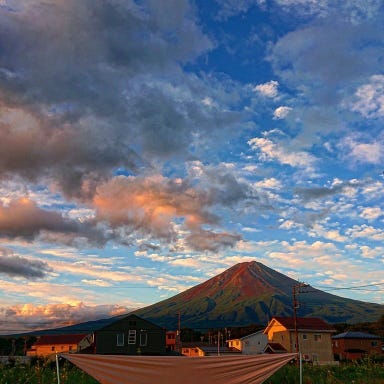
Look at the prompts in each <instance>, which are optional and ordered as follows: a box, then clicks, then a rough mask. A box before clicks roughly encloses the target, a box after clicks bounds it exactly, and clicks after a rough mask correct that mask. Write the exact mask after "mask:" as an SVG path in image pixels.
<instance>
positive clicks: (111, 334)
mask: <svg viewBox="0 0 384 384" xmlns="http://www.w3.org/2000/svg"><path fill="white" fill-rule="evenodd" d="M94 344H95V347H94V352H95V353H97V354H115V355H164V354H165V350H166V342H165V329H164V328H162V327H159V326H158V325H155V324H153V323H151V322H150V321H147V320H144V319H142V318H140V317H138V316H136V315H128V316H126V317H124V318H122V319H119V320H117V321H116V322H114V323H112V324H109V325H107V326H105V327H103V328H101V329H98V330H97V331H95V332H94Z"/></svg>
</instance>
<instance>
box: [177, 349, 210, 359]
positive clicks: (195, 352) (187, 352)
mask: <svg viewBox="0 0 384 384" xmlns="http://www.w3.org/2000/svg"><path fill="white" fill-rule="evenodd" d="M181 354H182V355H184V356H189V357H202V356H204V355H205V353H204V351H202V350H201V349H200V348H197V347H184V348H181Z"/></svg>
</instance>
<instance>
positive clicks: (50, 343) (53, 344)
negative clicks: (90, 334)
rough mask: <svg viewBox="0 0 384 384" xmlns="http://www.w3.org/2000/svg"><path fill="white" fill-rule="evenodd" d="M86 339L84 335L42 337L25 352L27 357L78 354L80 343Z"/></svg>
mask: <svg viewBox="0 0 384 384" xmlns="http://www.w3.org/2000/svg"><path fill="white" fill-rule="evenodd" d="M86 338H87V335H86V334H77V335H43V336H40V337H39V338H38V339H37V340H36V342H35V343H34V344H33V345H32V347H31V348H30V349H28V350H27V356H50V355H54V354H56V353H64V352H70V353H75V352H79V351H80V349H81V347H80V345H81V342H82V341H83V340H84V339H86Z"/></svg>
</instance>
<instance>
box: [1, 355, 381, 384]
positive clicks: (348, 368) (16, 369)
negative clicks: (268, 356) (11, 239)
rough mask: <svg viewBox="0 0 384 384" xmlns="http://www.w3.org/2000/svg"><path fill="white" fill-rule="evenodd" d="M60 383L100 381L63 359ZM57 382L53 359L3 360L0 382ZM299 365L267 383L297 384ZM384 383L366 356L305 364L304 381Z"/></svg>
mask: <svg viewBox="0 0 384 384" xmlns="http://www.w3.org/2000/svg"><path fill="white" fill-rule="evenodd" d="M60 381H61V384H98V382H97V381H96V380H95V379H93V378H91V377H90V376H88V375H87V374H86V373H84V372H83V371H81V370H80V369H78V368H77V367H76V366H74V365H72V364H71V363H69V362H68V361H65V360H64V361H61V362H60ZM27 383H28V384H53V383H57V376H56V365H55V362H54V361H47V360H42V359H36V360H34V361H32V362H31V364H30V365H22V364H7V365H1V364H0V384H27ZM297 383H299V368H298V367H297V366H296V365H293V364H288V365H286V366H284V367H283V368H281V369H280V370H278V371H277V372H276V373H275V374H274V375H273V376H272V377H271V378H269V379H268V380H267V381H265V384H297ZM367 383H369V384H384V361H383V360H381V361H373V360H365V361H361V362H354V363H352V362H351V363H344V364H341V365H340V366H311V365H304V367H303V384H367Z"/></svg>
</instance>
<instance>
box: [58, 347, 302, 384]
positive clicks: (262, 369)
mask: <svg viewBox="0 0 384 384" xmlns="http://www.w3.org/2000/svg"><path fill="white" fill-rule="evenodd" d="M60 356H62V357H64V358H65V359H67V360H69V361H70V362H72V363H73V364H75V365H77V366H78V367H79V368H81V369H82V370H83V371H85V372H87V373H88V374H89V375H90V376H92V377H94V378H95V379H96V380H98V381H99V382H100V383H101V384H155V383H156V384H169V383H173V384H215V383H220V384H260V383H262V382H263V381H264V380H266V379H267V378H268V377H270V376H271V375H273V373H274V372H276V371H277V370H278V369H279V368H281V367H282V366H284V365H285V364H286V363H288V362H289V361H290V360H292V359H294V358H296V356H297V355H296V354H295V353H284V354H277V355H268V354H265V355H247V356H207V357H183V356H122V355H97V354H94V355H86V354H67V353H66V354H61V355H60Z"/></svg>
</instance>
